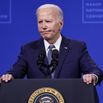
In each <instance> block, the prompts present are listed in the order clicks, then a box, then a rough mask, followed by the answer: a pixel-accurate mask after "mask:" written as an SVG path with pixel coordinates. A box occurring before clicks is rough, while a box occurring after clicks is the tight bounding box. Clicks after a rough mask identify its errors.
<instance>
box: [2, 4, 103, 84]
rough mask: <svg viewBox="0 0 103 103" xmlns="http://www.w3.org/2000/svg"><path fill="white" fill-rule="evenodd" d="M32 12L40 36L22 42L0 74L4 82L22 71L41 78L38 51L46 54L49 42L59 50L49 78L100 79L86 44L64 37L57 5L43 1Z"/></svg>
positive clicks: (87, 80)
mask: <svg viewBox="0 0 103 103" xmlns="http://www.w3.org/2000/svg"><path fill="white" fill-rule="evenodd" d="M36 14H37V21H38V31H39V32H40V34H41V36H42V39H40V40H37V41H34V42H31V43H28V44H26V45H24V46H23V47H22V49H21V53H20V55H19V57H18V60H17V62H16V63H15V64H14V65H13V68H12V69H11V70H10V71H8V73H7V74H4V75H2V76H1V80H2V81H5V82H7V81H9V80H11V79H14V78H23V77H25V75H27V78H45V74H44V73H43V72H41V71H40V69H39V66H38V65H37V60H38V55H39V54H40V52H41V50H44V51H45V53H46V57H48V52H49V46H50V45H53V46H54V48H55V49H57V50H58V51H59V52H58V58H59V59H58V65H57V66H56V68H55V70H54V71H53V73H51V75H52V77H53V78H83V81H84V82H86V83H87V84H89V83H93V84H94V85H95V84H96V83H100V81H101V80H102V78H103V74H102V71H101V70H100V69H99V68H98V67H97V66H96V64H95V63H94V62H93V60H92V59H91V57H90V56H89V53H88V51H87V48H86V44H85V43H84V42H80V41H76V40H71V39H67V38H65V37H64V36H63V35H62V34H61V29H62V27H63V12H62V10H61V9H60V8H59V7H58V6H57V5H54V4H45V5H42V6H40V7H39V8H38V9H37V12H36ZM44 59H45V60H44V61H45V64H47V65H49V63H48V62H47V58H44ZM45 68H46V67H45ZM48 69H49V68H48Z"/></svg>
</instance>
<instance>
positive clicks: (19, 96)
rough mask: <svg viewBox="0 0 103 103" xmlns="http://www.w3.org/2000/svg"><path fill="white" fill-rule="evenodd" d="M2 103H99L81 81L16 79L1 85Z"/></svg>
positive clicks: (88, 86) (93, 92)
mask: <svg viewBox="0 0 103 103" xmlns="http://www.w3.org/2000/svg"><path fill="white" fill-rule="evenodd" d="M0 103H98V96H97V92H96V88H95V86H93V85H92V84H90V85H87V84H85V83H84V82H83V81H82V80H81V79H15V80H13V81H10V82H8V83H1V84H0Z"/></svg>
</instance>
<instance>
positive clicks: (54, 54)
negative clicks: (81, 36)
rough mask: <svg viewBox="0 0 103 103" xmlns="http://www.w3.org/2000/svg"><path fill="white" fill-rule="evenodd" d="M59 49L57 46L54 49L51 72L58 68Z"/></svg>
mask: <svg viewBox="0 0 103 103" xmlns="http://www.w3.org/2000/svg"><path fill="white" fill-rule="evenodd" d="M58 54H59V53H58V50H57V49H56V48H53V49H52V60H51V64H50V71H51V73H53V72H54V70H55V69H56V66H57V65H58Z"/></svg>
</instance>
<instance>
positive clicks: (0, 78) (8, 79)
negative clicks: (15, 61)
mask: <svg viewBox="0 0 103 103" xmlns="http://www.w3.org/2000/svg"><path fill="white" fill-rule="evenodd" d="M12 79H14V78H13V76H12V74H4V75H2V76H1V77H0V83H1V82H2V81H4V82H8V81H10V80H12Z"/></svg>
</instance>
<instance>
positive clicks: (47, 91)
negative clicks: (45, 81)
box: [28, 87, 65, 103]
mask: <svg viewBox="0 0 103 103" xmlns="http://www.w3.org/2000/svg"><path fill="white" fill-rule="evenodd" d="M28 103H65V102H64V99H63V96H62V95H61V94H60V93H59V92H58V91H57V90H56V89H53V88H49V87H44V88H39V89H37V90H36V91H34V92H33V93H32V94H31V96H30V97H29V100H28Z"/></svg>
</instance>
